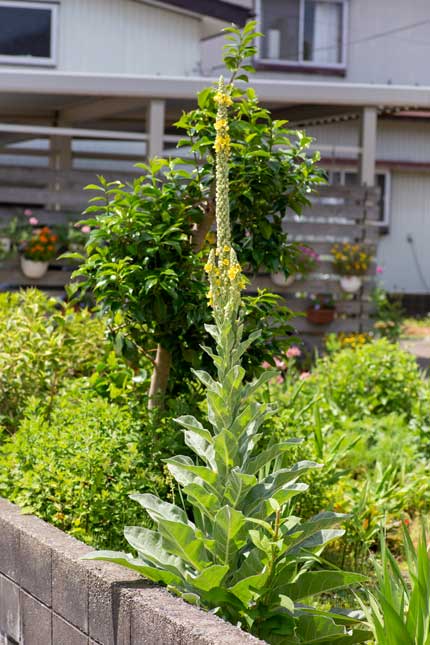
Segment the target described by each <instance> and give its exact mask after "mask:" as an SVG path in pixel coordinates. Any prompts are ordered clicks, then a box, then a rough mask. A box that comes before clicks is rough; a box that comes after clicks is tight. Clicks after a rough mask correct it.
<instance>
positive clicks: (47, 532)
mask: <svg viewBox="0 0 430 645" xmlns="http://www.w3.org/2000/svg"><path fill="white" fill-rule="evenodd" d="M89 551H91V548H89V547H88V546H86V545H84V544H82V543H81V542H78V541H77V540H75V539H74V538H72V537H71V536H69V535H66V534H65V533H63V532H62V531H60V530H58V529H56V528H55V527H53V526H50V525H49V524H46V523H45V522H43V521H42V520H40V519H38V518H36V517H34V516H32V515H22V514H21V512H20V509H19V508H18V507H17V506H15V505H13V504H11V503H9V502H7V501H6V500H3V499H1V498H0V645H258V643H263V641H259V640H258V639H256V638H254V637H253V636H250V635H248V634H245V633H244V632H242V631H240V630H239V629H237V628H236V627H233V626H232V625H229V624H228V623H225V622H224V621H222V620H220V619H219V618H217V617H215V616H213V615H212V614H208V613H206V612H204V611H201V610H199V609H197V608H196V607H192V606H191V605H188V604H186V603H184V602H183V601H182V600H180V599H178V598H175V597H174V596H172V595H171V594H169V593H168V592H167V591H165V590H164V589H161V588H159V587H157V586H155V585H152V584H151V583H150V582H148V581H145V580H144V579H143V578H141V577H139V576H138V575H135V574H134V573H133V572H131V571H128V570H127V569H124V568H122V567H119V566H116V565H113V564H111V563H107V562H89V561H85V560H82V559H81V557H82V556H83V555H85V554H86V553H88V552H89Z"/></svg>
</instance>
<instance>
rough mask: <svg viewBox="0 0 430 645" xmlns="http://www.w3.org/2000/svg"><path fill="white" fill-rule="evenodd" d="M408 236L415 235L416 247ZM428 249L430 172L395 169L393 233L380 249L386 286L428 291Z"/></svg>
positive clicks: (418, 291) (429, 286) (429, 255)
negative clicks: (396, 170)
mask: <svg viewBox="0 0 430 645" xmlns="http://www.w3.org/2000/svg"><path fill="white" fill-rule="evenodd" d="M408 235H411V236H412V239H413V244H414V248H412V245H411V244H410V243H409V242H408V241H407V236H408ZM429 248H430V173H401V172H393V174H392V191H391V222H390V233H389V235H387V236H386V237H384V238H383V239H382V240H381V242H380V244H379V249H378V263H379V264H380V265H381V266H382V267H383V269H384V273H383V274H382V281H383V283H384V286H385V288H386V289H388V290H389V291H394V292H406V293H429V291H430V253H429ZM413 250H415V253H416V258H417V260H415V259H414V255H413ZM417 262H418V265H419V267H420V269H421V272H422V273H423V275H424V280H423V279H422V277H421V275H420V271H419V269H418V267H417Z"/></svg>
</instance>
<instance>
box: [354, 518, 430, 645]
mask: <svg viewBox="0 0 430 645" xmlns="http://www.w3.org/2000/svg"><path fill="white" fill-rule="evenodd" d="M403 543H404V556H405V558H404V559H405V562H406V567H407V568H406V571H402V570H401V568H400V566H399V564H398V562H397V561H396V560H395V558H394V557H393V555H392V554H391V553H390V550H389V549H388V547H387V544H386V540H385V537H384V535H382V536H381V555H382V562H381V563H379V562H377V561H375V572H376V579H377V584H376V590H375V591H374V592H373V593H370V592H368V601H369V604H370V607H366V605H365V604H364V603H363V609H364V610H365V612H366V614H367V618H368V620H369V624H370V626H371V628H372V631H373V634H374V639H375V644H376V645H418V643H419V644H420V645H429V643H430V606H429V597H430V557H429V554H428V550H427V543H428V539H427V533H426V530H425V528H424V526H423V528H422V531H421V535H420V538H419V542H418V545H417V547H415V546H414V544H413V542H412V540H411V537H410V535H409V533H408V531H407V529H406V527H403Z"/></svg>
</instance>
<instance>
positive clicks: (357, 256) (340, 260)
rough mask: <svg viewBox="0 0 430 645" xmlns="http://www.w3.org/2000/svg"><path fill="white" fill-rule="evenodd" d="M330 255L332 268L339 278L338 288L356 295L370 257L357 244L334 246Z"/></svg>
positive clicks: (361, 246)
mask: <svg viewBox="0 0 430 645" xmlns="http://www.w3.org/2000/svg"><path fill="white" fill-rule="evenodd" d="M331 253H332V256H333V268H334V270H335V272H336V273H337V274H338V275H339V276H340V286H341V288H342V289H343V291H346V292H347V293H357V291H359V290H360V289H361V285H362V284H363V279H362V276H363V275H365V274H366V273H367V270H368V269H369V265H370V261H371V259H372V258H371V255H370V254H369V252H368V251H367V250H366V248H365V247H364V246H363V245H362V244H359V243H356V244H349V243H348V242H346V243H344V244H335V245H334V246H333V247H332V249H331Z"/></svg>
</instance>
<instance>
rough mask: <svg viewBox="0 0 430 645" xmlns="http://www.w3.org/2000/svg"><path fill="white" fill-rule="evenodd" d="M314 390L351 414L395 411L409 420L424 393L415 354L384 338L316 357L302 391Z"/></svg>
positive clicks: (414, 413)
mask: <svg viewBox="0 0 430 645" xmlns="http://www.w3.org/2000/svg"><path fill="white" fill-rule="evenodd" d="M352 375H353V378H352ZM316 391H318V392H319V393H320V394H321V395H323V398H324V397H325V396H326V395H327V396H328V398H329V399H330V400H331V401H332V402H333V403H334V404H335V405H336V406H337V407H338V408H339V409H340V410H341V411H342V413H343V414H346V415H348V416H350V417H354V418H363V417H366V416H370V415H376V416H380V415H385V414H390V413H392V412H397V413H399V414H404V415H405V418H406V419H407V420H410V419H412V418H413V417H414V415H416V414H419V411H420V409H421V407H422V405H423V403H426V396H427V395H426V391H425V388H423V380H422V378H421V375H420V372H419V369H418V367H417V364H416V361H415V358H414V357H413V356H412V355H410V354H408V353H407V352H404V351H402V350H401V349H400V348H399V346H398V345H395V344H392V343H390V342H388V340H386V339H380V340H377V341H375V342H372V343H366V344H365V345H363V346H362V347H357V348H356V349H344V350H342V351H340V352H338V353H335V354H333V355H332V356H330V357H325V358H322V359H320V360H318V362H317V366H316V369H315V370H314V372H313V376H312V379H310V380H309V381H307V382H306V383H305V386H304V388H303V390H302V393H303V395H306V396H313V395H314V393H315V392H316Z"/></svg>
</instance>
